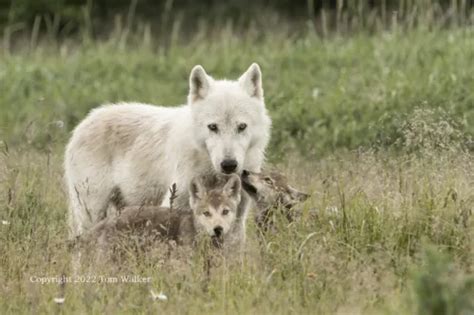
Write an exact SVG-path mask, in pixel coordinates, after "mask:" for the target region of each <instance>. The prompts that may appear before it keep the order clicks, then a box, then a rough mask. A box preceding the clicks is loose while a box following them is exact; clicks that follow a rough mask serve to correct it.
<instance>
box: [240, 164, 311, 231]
mask: <svg viewBox="0 0 474 315" xmlns="http://www.w3.org/2000/svg"><path fill="white" fill-rule="evenodd" d="M242 186H243V188H244V190H245V191H246V192H247V193H248V194H249V195H250V197H251V198H252V199H253V200H254V201H255V203H256V208H257V212H256V214H255V221H256V223H257V226H258V227H259V228H260V230H261V231H262V232H266V231H267V230H269V229H270V228H272V227H273V225H274V223H275V222H274V218H273V216H274V214H275V212H276V211H277V210H279V209H281V210H282V211H283V214H284V215H285V216H286V218H287V219H288V220H289V221H293V217H294V214H295V211H294V210H295V209H294V206H295V205H296V204H298V203H301V202H304V201H305V200H306V199H308V197H309V195H308V194H306V193H303V192H301V191H299V190H297V189H295V188H293V187H291V186H290V185H289V184H288V179H287V178H286V177H285V176H284V175H283V174H281V173H279V172H276V171H269V172H266V171H263V172H261V173H254V172H249V171H246V170H244V171H243V172H242Z"/></svg>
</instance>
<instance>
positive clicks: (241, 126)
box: [237, 123, 247, 132]
mask: <svg viewBox="0 0 474 315" xmlns="http://www.w3.org/2000/svg"><path fill="white" fill-rule="evenodd" d="M245 129H247V124H246V123H241V124H239V126H238V127H237V131H238V132H242V131H244V130H245Z"/></svg>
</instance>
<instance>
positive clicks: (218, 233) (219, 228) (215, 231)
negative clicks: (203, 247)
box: [214, 226, 224, 237]
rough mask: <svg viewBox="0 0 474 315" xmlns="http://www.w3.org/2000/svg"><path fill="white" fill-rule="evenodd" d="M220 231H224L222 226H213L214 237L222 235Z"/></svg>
mask: <svg viewBox="0 0 474 315" xmlns="http://www.w3.org/2000/svg"><path fill="white" fill-rule="evenodd" d="M222 232H224V229H223V228H222V226H216V227H215V228H214V235H215V236H216V237H221V236H222Z"/></svg>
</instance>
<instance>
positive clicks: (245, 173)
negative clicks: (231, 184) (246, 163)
mask: <svg viewBox="0 0 474 315" xmlns="http://www.w3.org/2000/svg"><path fill="white" fill-rule="evenodd" d="M249 175H250V173H249V171H247V170H243V171H242V177H247V176H249Z"/></svg>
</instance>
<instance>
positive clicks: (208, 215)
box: [202, 211, 211, 217]
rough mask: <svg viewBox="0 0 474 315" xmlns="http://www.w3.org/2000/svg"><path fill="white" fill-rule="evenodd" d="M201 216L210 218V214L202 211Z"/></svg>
mask: <svg viewBox="0 0 474 315" xmlns="http://www.w3.org/2000/svg"><path fill="white" fill-rule="evenodd" d="M202 214H204V216H205V217H210V216H211V213H210V212H209V211H204V212H203V213H202Z"/></svg>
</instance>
